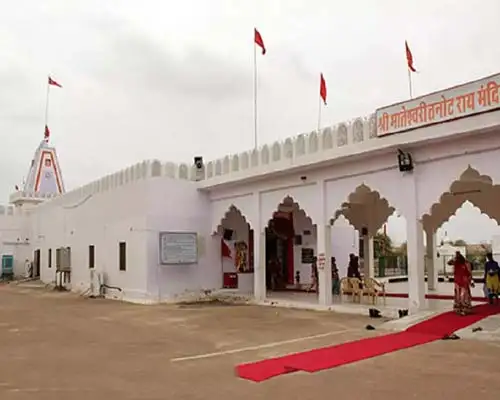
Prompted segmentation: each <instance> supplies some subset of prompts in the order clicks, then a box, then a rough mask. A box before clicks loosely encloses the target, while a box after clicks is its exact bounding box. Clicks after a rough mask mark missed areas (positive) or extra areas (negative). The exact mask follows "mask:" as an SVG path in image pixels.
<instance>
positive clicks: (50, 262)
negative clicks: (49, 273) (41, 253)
mask: <svg viewBox="0 0 500 400" xmlns="http://www.w3.org/2000/svg"><path fill="white" fill-rule="evenodd" d="M47 259H48V261H49V268H52V249H49V255H48V256H47Z"/></svg>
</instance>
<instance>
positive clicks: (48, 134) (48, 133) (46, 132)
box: [43, 125, 50, 141]
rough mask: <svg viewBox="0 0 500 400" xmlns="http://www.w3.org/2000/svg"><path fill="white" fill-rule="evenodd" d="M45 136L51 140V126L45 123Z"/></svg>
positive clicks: (47, 139)
mask: <svg viewBox="0 0 500 400" xmlns="http://www.w3.org/2000/svg"><path fill="white" fill-rule="evenodd" d="M43 137H44V139H45V140H46V141H49V137H50V130H49V127H48V126H47V125H45V132H44V134H43Z"/></svg>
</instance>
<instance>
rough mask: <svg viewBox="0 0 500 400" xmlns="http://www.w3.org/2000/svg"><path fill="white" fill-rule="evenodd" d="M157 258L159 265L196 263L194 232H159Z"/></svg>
mask: <svg viewBox="0 0 500 400" xmlns="http://www.w3.org/2000/svg"><path fill="white" fill-rule="evenodd" d="M159 241H160V248H159V253H160V254H159V258H160V264H161V265H181V264H197V263H198V234H197V233H196V232H160V234H159Z"/></svg>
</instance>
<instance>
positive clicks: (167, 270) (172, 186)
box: [145, 178, 222, 301]
mask: <svg viewBox="0 0 500 400" xmlns="http://www.w3.org/2000/svg"><path fill="white" fill-rule="evenodd" d="M147 197H148V202H147V206H146V207H147V208H146V209H145V212H146V213H147V219H146V229H147V274H148V278H147V288H148V292H149V294H150V296H151V297H152V298H153V299H156V300H158V299H160V300H161V301H166V300H172V299H174V298H175V297H177V296H179V295H182V294H183V293H186V292H192V291H194V292H196V291H200V290H204V289H219V288H221V287H222V270H221V260H220V238H219V237H217V236H213V235H212V232H211V230H210V214H209V212H207V210H209V208H210V202H209V200H208V197H207V195H206V194H204V193H202V192H199V191H198V190H197V188H196V183H195V182H190V181H179V180H173V179H165V178H154V179H151V180H150V181H149V182H148V189H147ZM160 231H192V232H197V233H198V264H196V265H178V266H177V265H160V264H159V237H158V235H159V232H160Z"/></svg>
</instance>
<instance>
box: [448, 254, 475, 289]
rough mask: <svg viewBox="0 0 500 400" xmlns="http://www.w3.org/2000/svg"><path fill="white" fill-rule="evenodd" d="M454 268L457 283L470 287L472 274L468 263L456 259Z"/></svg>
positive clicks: (463, 286) (454, 277)
mask: <svg viewBox="0 0 500 400" xmlns="http://www.w3.org/2000/svg"><path fill="white" fill-rule="evenodd" d="M453 270H454V271H453V279H454V281H455V284H456V285H457V286H460V287H462V288H468V287H469V286H470V284H471V279H472V274H471V271H470V268H469V266H468V265H467V263H463V262H460V261H458V260H455V263H454V264H453Z"/></svg>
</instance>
